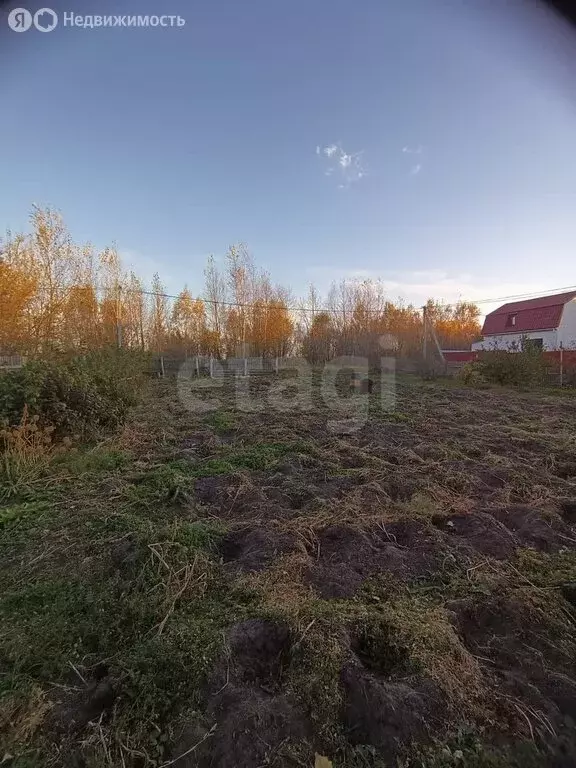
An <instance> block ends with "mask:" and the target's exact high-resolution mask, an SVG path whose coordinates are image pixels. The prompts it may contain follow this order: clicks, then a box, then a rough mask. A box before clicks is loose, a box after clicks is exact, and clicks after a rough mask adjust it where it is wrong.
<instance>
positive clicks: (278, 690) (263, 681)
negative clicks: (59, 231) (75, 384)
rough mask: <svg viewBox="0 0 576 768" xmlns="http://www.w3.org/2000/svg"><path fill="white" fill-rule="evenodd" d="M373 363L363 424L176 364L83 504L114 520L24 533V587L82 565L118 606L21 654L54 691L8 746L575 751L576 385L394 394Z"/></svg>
mask: <svg viewBox="0 0 576 768" xmlns="http://www.w3.org/2000/svg"><path fill="white" fill-rule="evenodd" d="M376 384H377V379H376V378H375V379H374V387H373V391H372V393H371V394H370V396H369V398H368V396H366V398H368V402H369V408H368V415H367V417H366V418H365V420H364V422H363V423H362V424H361V425H360V427H359V428H354V429H352V430H348V431H347V430H345V429H343V428H342V426H341V423H340V422H339V426H336V427H334V426H332V427H331V426H330V425H331V424H332V425H333V424H334V420H335V418H336V417H335V416H334V414H333V413H332V411H331V410H330V408H329V404H328V405H327V404H326V403H324V402H323V401H322V400H321V399H320V397H319V395H318V393H316V394H315V396H314V400H313V407H312V408H311V409H310V408H308V409H304V410H301V411H300V410H299V409H298V407H297V403H296V404H295V405H294V408H292V409H290V410H287V409H285V410H277V409H276V410H274V409H272V408H271V407H268V406H266V407H265V409H264V410H262V409H260V410H256V409H254V410H248V411H247V410H245V409H243V408H241V407H239V405H238V400H237V397H236V394H235V391H234V389H233V387H231V386H230V385H229V384H227V385H226V386H225V387H224V388H222V385H220V384H219V385H218V386H219V387H220V389H218V391H217V393H216V394H217V396H218V398H219V399H220V407H219V409H218V410H216V411H206V412H198V411H192V412H191V411H189V410H187V409H186V408H184V407H183V405H182V400H181V395H180V396H179V391H178V389H177V387H176V386H175V384H174V383H172V382H169V381H164V382H157V383H155V384H154V388H153V390H152V391H151V393H150V395H149V399H148V401H147V403H146V404H145V406H143V407H142V408H141V409H139V410H138V411H137V412H135V414H134V417H133V419H132V422H131V424H130V425H129V427H128V428H127V430H126V431H125V434H124V435H123V436H122V438H121V440H120V444H121V445H123V446H127V450H128V452H129V456H130V458H129V460H128V465H127V466H125V467H124V468H122V470H120V471H115V472H104V473H101V474H100V475H99V476H98V477H97V478H92V480H91V481H90V482H91V483H92V486H91V487H92V489H93V490H92V492H91V493H92V495H91V496H90V494H89V493H88V495H87V496H86V495H81V494H80V493H79V492H78V489H77V488H76V489H72V490H71V491H70V493H69V494H68V498H67V499H66V502H65V504H64V508H65V509H68V510H70V509H73V515H74V517H73V519H74V520H78V519H79V517H80V515H83V516H84V518H83V519H84V520H90V521H91V523H90V525H91V526H92V529H91V530H92V531H96V530H97V529H98V526H101V525H103V522H102V521H105V525H104V528H105V529H106V530H105V531H104V532H103V533H100V534H98V537H97V540H96V539H94V538H93V539H92V540H85V539H83V540H82V541H80V540H79V539H77V538H75V533H74V524H73V523H71V522H70V520H68V522H66V520H65V519H64V518H62V519H60V522H59V523H58V525H56V523H50V525H45V526H44V528H43V530H44V533H43V534H42V537H41V536H40V535H39V533H38V531H36V533H34V536H33V537H32V538H31V539H30V540H24V539H22V540H21V539H19V538H18V534H17V531H16V532H15V533H14V532H13V533H12V534H11V538H10V542H8V543H6V542H5V552H6V559H5V562H6V563H7V565H6V568H5V575H6V584H7V587H8V589H9V590H11V593H13V594H15V595H16V594H20V592H19V591H18V590H22V589H27V590H28V591H30V589H31V586H33V585H35V584H39V583H40V582H41V580H42V579H43V578H47V575H46V574H47V573H48V571H47V570H46V569H49V568H50V569H52V570H51V572H50V573H51V574H52V575H51V578H54V573H56V572H57V573H59V574H65V573H66V572H68V573H71V572H73V573H74V574H75V578H76V575H78V578H79V579H80V580H81V581H82V580H84V581H86V580H88V581H90V584H91V585H92V586H91V587H90V589H91V590H95V591H96V592H97V591H98V590H99V589H103V587H101V586H99V584H103V583H106V584H107V585H108V586H107V587H106V589H108V588H110V589H113V591H112V593H111V594H112V597H110V600H109V601H108V602H107V603H106V605H107V609H106V610H109V611H110V616H112V615H114V614H115V613H117V616H116V617H115V618H114V621H118V622H119V627H120V628H117V629H116V630H115V631H116V632H117V633H119V635H117V637H116V639H114V638H113V637H109V638H106V637H103V636H102V632H101V634H100V635H98V637H93V638H92V639H90V638H89V632H88V631H87V630H86V631H85V630H84V629H82V631H80V630H78V629H76V630H75V633H76V634H75V641H74V642H75V645H70V648H69V650H68V651H67V654H68V655H67V657H66V659H65V662H66V663H64V662H62V664H60V661H58V663H56V661H54V663H50V664H47V665H42V664H41V665H38V664H36V666H35V665H34V664H33V663H32V662H31V661H30V660H26V661H23V660H22V659H20V660H19V661H18V664H19V665H20V666H19V670H20V672H21V673H22V674H25V676H26V680H27V685H29V686H32V688H30V690H32V689H33V690H34V692H35V693H34V695H35V696H40V697H41V699H42V700H43V701H46V702H48V704H47V706H46V708H45V710H42V716H38V722H37V723H36V722H35V724H34V728H32V726H28V731H29V732H28V731H27V730H26V728H25V727H24V726H23V725H22V722H21V717H20V715H22V713H24V712H28V710H27V709H26V706H27V705H26V704H25V703H24V704H19V705H18V706H19V707H20V709H18V708H16V709H14V708H12V709H11V710H10V712H11V713H12V714H11V715H9V716H6V717H7V719H6V718H5V721H4V726H5V728H6V732H7V733H9V734H10V739H9V740H8V741H7V743H8V744H9V747H8V749H9V754H10V755H11V758H10V759H16V758H17V759H20V757H18V755H20V756H21V755H25V754H32V752H33V751H34V750H36V752H34V754H35V755H37V756H39V757H38V762H37V763H34V762H29V763H25V762H20V763H19V762H17V761H16V762H14V765H17V766H19V767H20V766H25V765H41V764H42V765H73V764H74V765H78V766H80V765H83V766H86V768H88V766H90V767H91V768H92V766H97V767H98V768H100V766H102V768H103V767H104V766H109V765H113V766H137V767H138V768H140V766H153V765H154V766H169V765H176V766H177V767H178V768H180V767H183V766H198V767H199V768H209V767H210V768H232V766H234V767H242V768H258V767H259V766H264V765H268V766H301V765H306V766H312V765H313V764H314V755H315V753H320V754H324V755H326V756H327V757H329V758H330V760H332V762H333V764H334V765H335V766H357V768H360V767H361V766H374V768H377V767H378V766H380V767H382V766H394V767H395V768H396V766H421V768H424V766H455V765H465V766H478V768H480V766H488V767H489V766H494V767H495V766H508V765H512V766H513V765H516V766H522V767H523V768H524V766H529V765H534V766H550V767H551V768H552V767H554V768H558V767H560V766H564V767H566V768H568V766H575V765H576V728H575V727H574V726H575V723H576V631H575V630H576V625H575V622H576V531H575V530H574V529H575V527H576V436H575V427H576V399H574V398H570V397H564V396H558V395H553V394H549V395H547V394H536V393H525V394H522V393H517V392H512V391H506V390H481V391H479V390H473V389H460V388H458V387H455V386H454V385H453V384H450V383H446V384H443V383H422V382H419V381H416V380H409V379H406V380H400V381H399V382H397V390H396V401H395V406H394V408H393V409H390V408H383V407H382V401H381V400H380V396H379V388H378V386H376ZM274 386H275V382H274V380H273V379H270V380H268V379H265V378H259V379H258V381H256V382H253V383H252V384H251V387H252V390H253V394H255V395H256V396H257V399H259V400H260V401H261V403H264V404H265V403H266V402H267V401H266V398H267V396H268V393H269V391H270V388H272V387H274ZM344 396H345V397H344ZM205 397H206V399H207V400H208V399H209V397H214V392H211V390H210V389H206V394H205ZM343 397H344V399H346V398H348V397H349V394H348V393H346V392H345V393H344V394H343ZM354 397H355V395H352V398H350V400H351V402H352V403H353V398H354ZM342 418H343V417H342V414H341V413H339V414H338V419H340V421H341V420H342ZM355 418H356V416H355ZM122 441H123V442H122ZM84 477H85V476H84ZM74 482H77V483H78V485H80V482H81V481H74ZM103 489H105V490H103ZM83 493H84V492H83ZM103 494H104V498H103ZM98 498H99V499H100V501H96V499H98ZM74 505H76V506H74ZM63 514H64V513H63ZM69 514H72V512H69ZM128 519H129V520H130V522H129V523H127V522H126V524H124V523H122V525H120V523H119V521H120V520H122V521H125V520H128ZM111 521H112V522H111ZM113 521H115V522H113ZM83 524H84V523H83ZM114 526H117V527H118V531H117V532H115V533H114V534H112V533H111V530H112V529H113V528H114ZM63 532H65V533H63ZM83 535H84V534H83ZM94 535H95V534H94V533H93V534H92V536H94ZM98 541H99V542H100V543H99V544H98V543H97V542H98ZM177 542H184V543H181V544H178V546H180V547H184V549H180V550H178V551H179V552H180V554H179V555H178V556H176V554H175V550H174V549H173V548H174V547H176V546H177ZM69 545H70V547H69V549H67V550H66V551H65V552H64V550H65V548H66V547H67V546H69ZM37 558H40V559H39V560H38V559H37ZM170 558H173V559H170ZM178 558H179V559H178ZM25 563H28V564H30V563H32V566H30V565H28V566H26V568H25V567H24V564H25ZM165 566H166V567H165ZM145 569H148V570H145ZM86 574H88V575H86ZM94 574H98V576H97V578H98V579H100V581H94V579H95V578H96V577H95V576H94ZM110 585H112V586H110ZM27 594H28V592H27ZM91 594H94V592H92V593H91ZM11 599H12V598H11ZM13 599H14V600H15V599H16V598H13ZM18 599H20V598H18ZM58 599H60V598H58ZM156 599H158V604H157V605H158V608H157V610H156V608H154V610H152V609H150V610H149V608H146V609H145V608H143V607H142V606H143V605H147V606H149V604H150V601H151V600H156ZM140 600H142V606H141V603H140V602H139V601H140ZM145 600H146V601H148V602H146V603H145V602H144V601H145ZM66 605H68V603H67V604H66ZM154 605H156V604H154ZM25 610H26V611H28V610H30V611H31V610H32V609H31V608H29V607H26V608H25ZM35 610H37V609H35ZM65 610H68V611H71V610H73V609H72V608H69V607H68V608H65ZM74 610H75V609H74ZM78 610H80V609H78ZM82 610H85V608H83V609H82ZM155 611H156V612H155ZM149 614H150V615H149ZM15 615H16V614H14V613H12V614H10V613H9V612H8V613H5V617H6V618H5V620H6V621H8V622H12V623H13V624H17V621H16V619H15V618H14V616H15ZM27 615H28V614H27ZM75 621H76V619H75ZM90 621H92V620H90ZM110 621H111V619H110ZM131 621H132V622H137V623H136V624H135V625H134V626H140V624H138V622H141V626H142V627H143V629H142V631H140V629H138V630H137V631H136V632H132V630H131V629H130V626H131V625H130V622H131ZM146 622H147V623H146ZM32 624H33V619H32V618H29V619H28V618H27V619H26V626H25V627H24V625H22V626H20V628H19V630H18V631H19V632H20V633H21V634H20V642H23V641H24V640H25V639H26V638H28V639H27V640H26V641H27V642H29V643H31V644H32V646H34V643H36V644H38V647H36V646H34V649H35V652H36V653H40V654H44V656H47V655H48V656H49V654H50V653H55V651H51V650H50V649H49V648H47V647H45V646H41V644H40V641H39V640H37V639H36V640H35V639H34V637H36V636H35V635H33V633H32V630H31V629H30V627H31V626H32ZM101 626H103V627H105V626H107V625H106V622H104V623H103V624H102V625H101ZM23 627H24V628H23ZM92 629H93V631H95V632H98V631H100V630H99V629H98V627H92ZM31 633H32V634H31ZM104 634H105V632H104ZM118 637H121V638H122V642H121V643H120V642H118V641H117V638H118ZM30 638H32V639H30ZM144 638H145V642H144ZM40 646H41V647H40ZM152 646H154V650H151V648H152ZM136 648H137V649H138V651H137V653H136V650H134V649H136ZM15 649H16V641H14V642H13V643H12V644H10V643H8V644H7V645H6V647H5V648H4V650H3V651H2V653H0V668H2V665H3V664H4V665H5V668H8V667H12V666H13V665H14V664H15V663H16V662H15V660H16V659H17V658H18V656H17V652H16V650H15ZM26 658H27V657H26ZM58 658H59V657H58ZM65 667H67V672H66V673H64V668H65ZM136 670H137V671H136ZM19 674H20V673H19ZM71 675H72V677H70V676H71ZM71 681H73V682H71ZM143 681H144V682H143ZM144 683H145V685H144ZM14 685H15V683H14ZM26 690H28V688H26ZM133 691H136V692H137V695H136V694H134V693H133ZM143 691H147V693H144V692H143ZM150 691H152V693H151V694H150ZM39 692H40V693H39ZM26 695H28V694H26ZM30 695H32V694H30ZM148 696H150V697H151V700H150V702H148V699H147V697H148ZM154 697H156V698H154ZM162 697H166V706H164V700H163V699H162ZM24 698H25V697H24ZM160 699H162V704H161V703H160ZM143 702H144V703H143ZM139 707H142V709H141V710H140V709H139ZM1 711H2V710H1V709H0V712H1ZM19 713H20V714H19ZM19 717H20V720H19ZM26 717H28V718H30V717H31V715H30V714H28V715H26ZM146 718H148V720H147V721H146V724H145V725H144V727H143V728H141V727H140V726H141V725H142V723H143V722H144V721H145V719H146ZM26 722H27V721H26ZM95 724H96V725H95ZM0 726H2V720H0ZM23 728H24V730H22V729H23ZM151 729H152V730H153V731H154V733H155V736H154V738H153V746H151V744H152V742H149V741H148V739H149V735H148V734H149V731H150V730H151ZM156 731H157V733H156ZM23 734H24V735H23ZM22 745H24V746H22ZM102 745H104V747H103V746H102ZM14 756H16V758H15V757H14ZM41 761H44V762H41ZM67 761H68V762H67Z"/></svg>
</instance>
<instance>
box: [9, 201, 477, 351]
mask: <svg viewBox="0 0 576 768" xmlns="http://www.w3.org/2000/svg"><path fill="white" fill-rule="evenodd" d="M204 278H205V280H204V281H205V286H204V289H203V296H202V297H199V296H196V297H194V296H193V295H192V293H191V291H190V290H189V289H188V287H186V286H184V287H183V288H182V290H181V291H180V292H179V293H178V295H177V296H175V297H174V298H172V297H169V296H167V295H166V292H165V290H164V286H163V284H162V281H161V279H160V277H159V275H155V276H154V278H153V280H152V285H151V286H145V285H144V282H143V280H142V279H141V277H139V276H138V275H137V273H136V272H135V271H134V270H132V269H127V268H126V267H125V266H124V265H123V264H122V260H121V258H120V254H119V253H118V251H117V250H116V249H115V248H113V247H110V248H105V249H104V250H102V251H101V252H97V251H96V250H95V249H94V248H93V247H92V246H90V245H79V244H76V243H74V241H73V240H72V238H71V236H70V234H69V232H68V231H67V229H66V227H65V226H64V223H63V221H62V219H61V217H60V216H59V215H58V214H57V213H55V212H54V211H51V210H50V209H39V208H36V209H34V211H33V213H32V216H31V231H30V232H29V233H27V234H18V235H12V234H10V233H9V234H8V236H7V238H6V240H5V242H4V244H3V247H2V250H1V252H0V306H2V308H3V311H2V313H1V315H0V353H5V354H8V353H10V352H14V353H20V354H25V355H27V356H29V357H38V356H41V357H44V358H46V357H47V356H50V355H53V354H61V353H62V352H65V351H68V350H73V351H74V352H75V353H79V352H87V351H94V350H98V349H102V348H106V347H108V346H110V345H111V344H120V345H121V346H122V347H125V348H127V349H140V350H147V351H151V352H155V353H164V354H167V353H174V354H178V355H184V354H188V355H196V354H201V355H209V354H212V355H215V356H217V357H222V356H230V355H235V354H243V355H244V354H248V355H258V356H259V355H265V356H277V355H287V354H291V353H295V354H302V353H303V354H305V355H306V356H307V357H308V358H309V359H310V360H312V361H313V362H321V361H323V360H326V359H330V358H332V357H334V356H337V355H344V354H356V355H366V356H368V355H370V354H374V353H375V354H381V352H382V351H383V350H384V351H388V350H389V349H390V348H391V349H394V351H395V353H396V354H400V355H410V354H413V353H414V352H415V351H416V350H418V349H420V347H421V337H422V320H421V312H420V308H416V307H414V306H412V305H409V304H404V303H403V302H402V301H400V300H397V301H394V300H392V299H391V297H390V296H388V295H387V294H386V293H385V290H384V286H383V285H382V284H381V283H380V282H379V281H374V280H364V281H343V282H341V283H340V284H334V285H333V286H332V288H331V290H330V292H329V295H328V296H327V297H324V298H322V297H321V296H320V295H319V292H318V291H317V289H315V288H314V287H313V286H311V287H310V290H309V293H308V295H307V296H306V297H305V298H300V299H298V298H295V297H294V295H293V292H292V291H291V289H290V288H289V287H286V286H278V285H274V284H273V283H272V280H271V278H270V275H269V274H268V273H267V272H265V271H263V270H261V269H259V268H258V267H257V265H256V264H255V262H254V260H253V258H252V257H251V255H250V254H249V252H248V251H247V250H246V248H245V247H244V246H241V245H238V246H232V247H231V248H230V249H229V251H228V253H227V254H226V258H225V263H224V266H223V267H219V266H218V264H217V262H216V260H215V259H214V258H213V257H211V258H210V259H209V260H208V264H207V266H206V269H205V272H204ZM428 315H429V317H430V319H431V321H433V322H434V325H435V327H436V330H437V332H438V336H439V338H440V341H441V343H442V344H444V345H446V346H449V347H458V346H464V347H467V346H469V344H470V342H471V341H472V340H474V339H475V338H477V337H478V335H479V331H480V328H479V325H478V318H479V311H478V308H477V307H476V306H474V305H473V304H469V303H466V302H460V303H458V304H456V305H453V306H446V305H443V304H442V303H441V302H439V301H435V300H433V299H430V300H429V301H428Z"/></svg>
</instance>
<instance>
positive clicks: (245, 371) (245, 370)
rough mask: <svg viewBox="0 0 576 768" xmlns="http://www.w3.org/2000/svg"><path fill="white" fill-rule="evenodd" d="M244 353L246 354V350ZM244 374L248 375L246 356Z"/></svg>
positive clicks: (245, 358)
mask: <svg viewBox="0 0 576 768" xmlns="http://www.w3.org/2000/svg"><path fill="white" fill-rule="evenodd" d="M244 354H246V350H244ZM244 376H248V358H247V357H244Z"/></svg>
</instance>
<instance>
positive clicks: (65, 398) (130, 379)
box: [0, 350, 147, 439]
mask: <svg viewBox="0 0 576 768" xmlns="http://www.w3.org/2000/svg"><path fill="white" fill-rule="evenodd" d="M146 364H147V360H146V358H145V357H144V356H143V355H141V354H139V353H133V352H128V351H121V350H110V351H103V352H97V353H91V354H88V355H85V356H81V357H75V358H72V359H70V360H67V361H62V362H47V361H34V362H30V363H28V364H26V365H25V366H23V367H22V368H21V369H19V370H17V371H12V372H10V373H7V374H5V375H3V376H0V423H4V425H6V426H15V425H17V424H19V423H20V422H21V420H22V416H23V414H24V413H25V412H26V411H27V413H28V414H29V415H30V416H31V417H34V416H37V417H38V421H39V423H40V424H41V425H44V426H48V425H49V426H51V427H53V428H54V436H55V438H57V439H60V438H63V437H65V436H71V435H79V436H81V437H82V438H89V437H94V436H97V435H99V434H102V433H105V432H107V431H110V430H113V429H115V428H117V427H118V426H119V425H120V424H122V422H123V421H124V419H125V417H126V414H127V411H128V408H129V407H130V406H131V405H134V404H136V402H137V401H138V393H139V390H140V388H141V384H142V376H143V371H144V369H145V366H146Z"/></svg>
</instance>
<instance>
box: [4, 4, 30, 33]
mask: <svg viewBox="0 0 576 768" xmlns="http://www.w3.org/2000/svg"><path fill="white" fill-rule="evenodd" d="M8 26H9V27H10V29H12V30H14V32H26V30H28V29H30V27H31V26H32V14H31V13H30V11H27V10H26V8H14V10H13V11H10V13H9V14H8Z"/></svg>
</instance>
